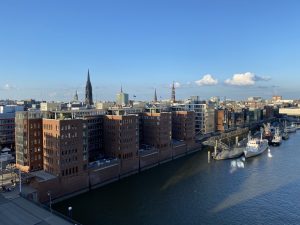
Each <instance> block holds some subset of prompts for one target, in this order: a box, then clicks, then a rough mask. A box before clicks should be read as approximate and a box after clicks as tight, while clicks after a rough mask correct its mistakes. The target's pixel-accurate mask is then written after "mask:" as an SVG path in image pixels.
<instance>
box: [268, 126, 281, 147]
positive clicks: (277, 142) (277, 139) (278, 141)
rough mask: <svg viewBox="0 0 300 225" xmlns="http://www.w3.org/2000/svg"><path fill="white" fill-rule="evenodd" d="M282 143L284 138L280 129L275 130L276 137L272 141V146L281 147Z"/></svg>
mask: <svg viewBox="0 0 300 225" xmlns="http://www.w3.org/2000/svg"><path fill="white" fill-rule="evenodd" d="M281 141H282V136H281V134H280V131H279V128H276V129H275V135H274V137H273V139H272V141H271V144H272V145H274V146H279V145H280V144H281Z"/></svg>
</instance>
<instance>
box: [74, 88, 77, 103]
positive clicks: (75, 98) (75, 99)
mask: <svg viewBox="0 0 300 225" xmlns="http://www.w3.org/2000/svg"><path fill="white" fill-rule="evenodd" d="M74 101H75V102H77V101H78V93H77V90H76V92H75V95H74Z"/></svg>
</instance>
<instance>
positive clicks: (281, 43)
mask: <svg viewBox="0 0 300 225" xmlns="http://www.w3.org/2000/svg"><path fill="white" fill-rule="evenodd" d="M299 8H300V2H298V1H293V0H290V1H286V2H283V1H282V2H279V1H275V2H274V1H270V0H266V1H258V0H256V1H240V0H229V1H221V0H214V1H204V0H203V1H184V2H183V1H167V0H166V1H158V0H153V1H137V0H129V1H114V2H107V1H85V2H81V1H64V2H62V1H43V2H40V1H34V0H29V1H26V2H24V1H9V2H3V3H1V9H2V10H1V14H0V26H1V29H2V32H1V33H2V35H1V36H0V77H1V82H0V99H16V100H21V99H28V98H34V99H38V100H47V101H50V100H54V101H71V100H72V99H73V97H74V95H75V92H76V90H77V91H78V97H79V100H80V101H84V99H85V93H84V92H85V84H86V75H87V71H88V69H89V71H90V79H91V83H92V86H93V99H94V101H95V102H96V101H108V100H109V101H111V100H115V98H116V94H117V93H118V92H119V91H120V87H121V85H122V86H123V90H124V92H126V93H128V94H129V98H130V99H136V100H152V99H153V97H154V91H155V89H156V92H157V96H158V100H160V99H170V98H171V86H172V83H173V81H174V82H175V87H176V99H186V98H188V97H189V96H194V95H198V96H200V98H201V99H207V98H209V97H211V96H220V97H224V96H226V97H227V98H231V99H237V100H242V99H246V98H247V97H248V96H262V97H263V98H271V96H272V95H282V96H283V97H284V98H286V99H298V98H299V88H298V84H299V82H300V77H299V74H300V68H299V66H298V59H299V58H300V44H299V40H300V31H299V29H298V27H299V26H300V15H299V13H298V9H299ZM134 95H135V96H136V98H133V96H134ZM160 97H161V98H160Z"/></svg>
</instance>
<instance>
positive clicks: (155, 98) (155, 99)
mask: <svg viewBox="0 0 300 225" xmlns="http://www.w3.org/2000/svg"><path fill="white" fill-rule="evenodd" d="M154 102H157V94H156V88H155V90H154Z"/></svg>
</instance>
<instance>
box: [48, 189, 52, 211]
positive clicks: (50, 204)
mask: <svg viewBox="0 0 300 225" xmlns="http://www.w3.org/2000/svg"><path fill="white" fill-rule="evenodd" d="M47 194H48V196H49V207H50V212H51V213H52V198H51V192H50V191H48V192H47Z"/></svg>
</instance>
